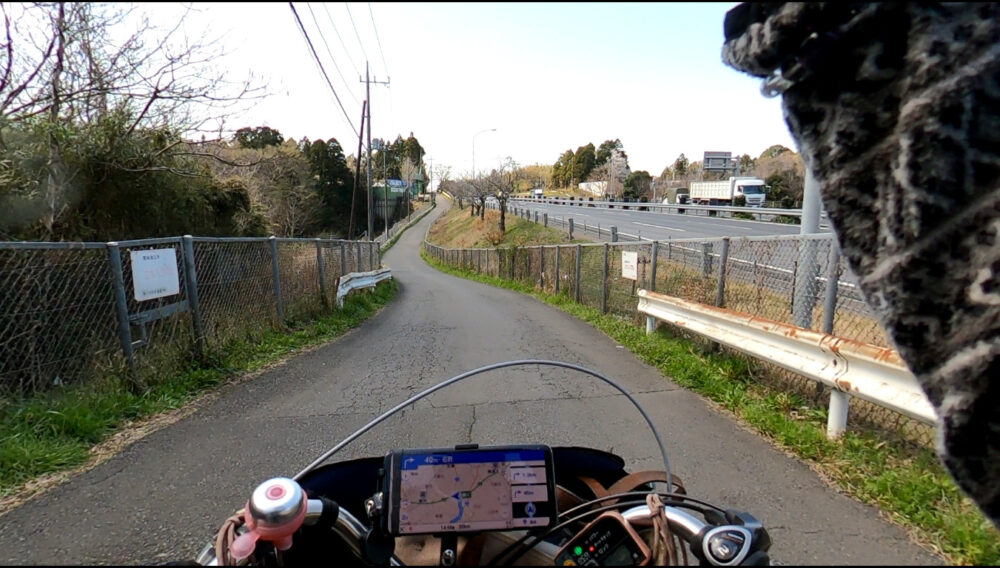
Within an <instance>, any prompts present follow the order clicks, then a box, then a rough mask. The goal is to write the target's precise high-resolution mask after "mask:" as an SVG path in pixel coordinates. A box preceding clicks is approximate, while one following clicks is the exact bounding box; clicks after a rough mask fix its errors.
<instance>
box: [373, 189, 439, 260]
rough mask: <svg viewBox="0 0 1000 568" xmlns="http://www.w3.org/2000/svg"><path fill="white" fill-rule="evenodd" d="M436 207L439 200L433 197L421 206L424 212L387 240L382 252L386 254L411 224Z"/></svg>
mask: <svg viewBox="0 0 1000 568" xmlns="http://www.w3.org/2000/svg"><path fill="white" fill-rule="evenodd" d="M435 207H437V202H436V201H434V200H433V199H431V201H430V205H427V206H421V207H420V208H421V209H423V210H424V211H423V212H422V213H420V215H418V216H417V217H415V218H414V219H413V220H412V221H410V223H409V224H408V225H406V226H405V227H403V230H402V231H400V232H398V233H396V235H395V236H394V237H392V238H391V239H389V242H387V243H386V244H385V245H384V246H383V247H382V250H381V252H382V254H385V252H386V251H387V250H389V249H391V248H392V245H394V244H396V241H398V240H399V237H402V236H403V233H405V232H406V230H407V229H409V228H410V227H411V226H413V224H414V223H416V222H417V221H419V220H421V219H423V218H424V216H425V215H427V213H429V212H430V211H431V209H434V208H435Z"/></svg>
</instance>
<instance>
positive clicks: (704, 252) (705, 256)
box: [701, 243, 712, 276]
mask: <svg viewBox="0 0 1000 568" xmlns="http://www.w3.org/2000/svg"><path fill="white" fill-rule="evenodd" d="M701 273H702V274H703V275H704V276H709V275H710V274H712V243H701Z"/></svg>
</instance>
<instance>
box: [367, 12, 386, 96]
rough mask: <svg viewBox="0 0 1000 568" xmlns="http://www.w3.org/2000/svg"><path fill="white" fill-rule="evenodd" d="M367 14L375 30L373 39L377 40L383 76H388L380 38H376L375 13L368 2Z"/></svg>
mask: <svg viewBox="0 0 1000 568" xmlns="http://www.w3.org/2000/svg"><path fill="white" fill-rule="evenodd" d="M368 15H369V16H371V17H372V29H373V30H375V41H377V42H378V54H379V55H381V56H382V68H383V69H385V76H386V78H387V79H388V78H389V66H388V65H386V64H385V53H384V52H383V51H382V40H380V39H379V38H378V27H377V26H376V25H375V14H373V13H372V3H371V2H369V3H368Z"/></svg>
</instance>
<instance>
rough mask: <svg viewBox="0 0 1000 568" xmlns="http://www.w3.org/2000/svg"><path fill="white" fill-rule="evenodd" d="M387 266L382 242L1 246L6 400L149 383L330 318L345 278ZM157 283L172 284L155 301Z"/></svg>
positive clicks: (181, 240) (190, 240)
mask: <svg viewBox="0 0 1000 568" xmlns="http://www.w3.org/2000/svg"><path fill="white" fill-rule="evenodd" d="M154 261H155V262H154ZM380 263H381V256H380V253H379V244H378V243H377V242H371V241H366V242H362V241H339V240H322V239H279V238H273V237H272V238H203V237H170V238H160V239H145V240H137V241H127V242H119V243H18V242H3V243H0V290H2V294H0V393H5V394H12V395H23V394H31V393H35V392H38V391H42V390H46V389H49V388H52V387H54V386H58V385H62V384H68V383H77V382H81V381H86V380H89V379H91V378H93V377H96V376H101V375H104V374H108V373H116V372H127V373H128V375H127V376H128V377H129V378H130V380H132V381H135V382H137V383H138V384H143V383H144V382H145V381H147V380H149V379H151V378H153V377H156V376H159V375H160V374H162V373H164V372H170V371H171V370H176V369H179V368H181V367H182V366H184V365H186V364H187V362H189V361H190V360H191V359H192V356H198V355H199V354H205V353H206V352H209V351H211V350H213V349H216V348H220V347H224V346H226V345H227V344H230V343H231V342H234V341H254V340H255V339H257V338H258V337H259V336H260V335H261V333H262V332H266V331H268V330H275V329H280V328H281V327H282V326H283V325H284V324H286V323H289V322H292V321H296V320H303V319H307V318H311V317H314V316H316V315H319V314H321V313H323V312H324V311H326V310H328V309H330V307H331V306H333V305H334V298H335V295H336V286H337V281H338V279H339V278H340V277H341V276H342V275H344V274H346V273H348V272H367V271H371V270H374V269H376V268H377V267H378V266H379V265H380ZM151 279H152V280H151ZM149 281H156V282H166V284H165V285H164V287H163V289H162V290H152V291H150V290H146V289H145V288H144V286H146V285H147V284H146V283H147V282H149ZM173 286H176V289H174V288H173Z"/></svg>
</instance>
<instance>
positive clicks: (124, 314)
mask: <svg viewBox="0 0 1000 568" xmlns="http://www.w3.org/2000/svg"><path fill="white" fill-rule="evenodd" d="M107 247H108V261H109V262H110V264H111V276H112V280H113V284H114V289H115V308H116V309H117V312H118V339H119V340H120V341H121V344H122V355H124V356H125V362H126V363H128V371H129V380H130V381H131V382H132V384H133V385H137V381H136V376H135V357H134V354H133V352H132V329H131V328H130V327H129V321H128V301H127V300H126V299H125V278H124V276H123V274H122V255H121V251H119V249H118V243H116V242H110V243H107Z"/></svg>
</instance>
